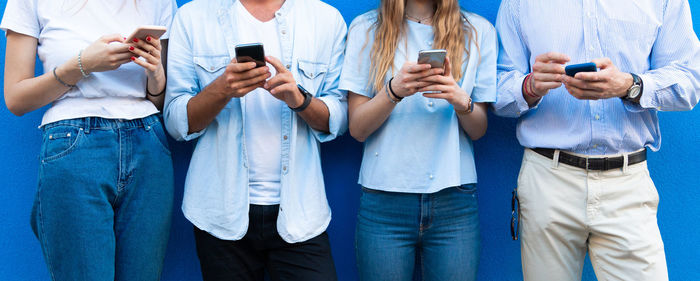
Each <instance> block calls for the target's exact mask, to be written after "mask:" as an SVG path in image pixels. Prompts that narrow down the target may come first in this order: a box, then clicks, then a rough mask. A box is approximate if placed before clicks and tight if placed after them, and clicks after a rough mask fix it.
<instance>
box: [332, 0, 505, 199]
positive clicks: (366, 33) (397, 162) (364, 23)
mask: <svg viewBox="0 0 700 281" xmlns="http://www.w3.org/2000/svg"><path fill="white" fill-rule="evenodd" d="M465 16H466V17H467V19H468V20H469V22H471V24H472V25H473V26H474V27H475V28H476V33H475V34H474V39H475V42H473V44H472V45H471V46H468V47H469V50H470V51H471V54H470V56H469V57H468V59H467V60H466V61H465V63H464V64H463V66H462V69H461V71H462V73H463V76H462V77H463V78H462V81H459V82H460V85H461V87H462V88H463V89H464V90H465V91H466V92H467V93H470V94H471V97H472V99H473V100H474V102H494V101H495V100H496V58H497V52H498V38H497V35H496V29H495V28H494V27H493V25H491V23H489V22H488V21H487V20H486V19H484V18H482V17H480V16H477V15H475V14H472V13H465ZM376 17H377V13H376V11H371V12H368V13H365V14H363V15H361V16H359V17H357V18H356V19H355V20H353V22H352V24H351V25H350V29H349V33H348V44H347V47H346V50H345V63H344V66H343V74H342V75H341V79H340V88H341V89H343V90H348V91H352V92H354V93H356V94H359V95H363V96H367V97H370V98H371V97H374V95H375V94H377V93H376V91H377V89H373V87H371V85H370V77H369V70H370V55H369V54H370V49H371V48H372V44H373V43H374V27H373V26H372V25H373V23H374V22H375V21H376ZM405 24H406V27H407V32H406V39H405V40H404V41H402V42H399V49H398V50H397V52H396V55H395V57H394V67H395V69H397V70H398V69H399V68H401V66H403V64H404V62H406V61H414V62H415V61H416V60H417V58H418V52H419V51H420V50H425V49H432V48H433V46H432V44H433V29H432V26H428V25H424V24H419V23H416V22H413V21H407V22H406V23H405ZM455 28H456V27H455ZM367 40H369V41H368V42H367ZM465 40H466V38H465ZM474 43H478V45H479V48H477V47H476V46H475V44H474ZM392 76H393V75H392V73H391V71H389V73H388V74H387V76H386V81H389V79H390V78H391V77H392ZM379 94H384V93H379ZM359 183H360V184H361V185H363V186H365V187H369V188H372V189H377V190H383V191H393V192H407V193H432V192H437V191H439V190H441V189H444V188H447V187H451V186H458V185H462V184H470V183H476V169H475V167H474V153H473V151H472V142H471V140H470V138H469V136H467V134H466V133H465V132H464V130H463V129H462V127H461V126H460V125H459V120H458V119H457V114H456V113H455V111H454V108H453V107H452V105H450V104H449V103H448V102H447V101H445V100H442V99H432V98H426V97H424V96H423V95H422V94H421V93H417V94H415V95H412V96H409V97H406V98H404V99H403V100H402V101H401V102H400V103H399V104H398V105H396V107H395V108H394V111H392V112H391V115H390V116H389V118H388V119H387V120H386V122H384V124H383V125H382V126H381V127H379V129H377V131H375V132H374V133H373V134H372V135H370V136H369V137H368V138H367V140H366V141H365V148H364V154H363V157H362V167H361V169H360V179H359Z"/></svg>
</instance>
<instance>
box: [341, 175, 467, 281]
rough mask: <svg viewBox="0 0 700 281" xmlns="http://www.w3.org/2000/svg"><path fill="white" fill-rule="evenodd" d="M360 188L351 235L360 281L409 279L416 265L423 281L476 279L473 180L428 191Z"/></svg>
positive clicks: (402, 280) (398, 280)
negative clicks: (355, 230)
mask: <svg viewBox="0 0 700 281" xmlns="http://www.w3.org/2000/svg"><path fill="white" fill-rule="evenodd" d="M362 191H363V192H362V198H361V199H360V211H359V214H358V222H357V232H356V237H355V239H356V241H355V243H356V252H357V266H358V269H359V274H360V280H363V281H379V280H381V281H410V280H413V273H414V271H415V268H414V267H415V266H416V265H419V266H420V272H422V276H421V277H422V278H420V279H421V280H425V281H439V280H440V281H444V280H451V281H452V280H455V281H460V280H475V279H476V270H477V267H478V264H479V249H480V238H479V215H478V211H477V198H476V185H473V184H471V185H463V186H459V187H451V188H446V189H443V190H441V191H438V192H436V193H432V194H415V193H396V192H384V191H377V190H372V189H368V188H362ZM416 258H417V259H418V260H417V261H418V262H416Z"/></svg>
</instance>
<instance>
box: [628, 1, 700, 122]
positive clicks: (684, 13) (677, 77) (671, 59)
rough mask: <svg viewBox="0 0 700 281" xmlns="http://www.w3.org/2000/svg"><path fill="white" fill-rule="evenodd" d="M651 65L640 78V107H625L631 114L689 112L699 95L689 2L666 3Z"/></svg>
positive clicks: (697, 45) (699, 45)
mask: <svg viewBox="0 0 700 281" xmlns="http://www.w3.org/2000/svg"><path fill="white" fill-rule="evenodd" d="M650 61H651V70H649V71H647V72H646V73H643V74H641V75H639V76H640V77H641V78H642V81H643V83H644V89H643V92H642V98H641V100H640V103H639V105H637V104H633V103H630V102H625V107H626V108H627V109H628V110H630V111H640V110H649V109H651V110H660V111H683V110H692V109H693V107H695V105H697V103H698V98H699V95H700V41H698V37H697V35H696V34H695V31H694V30H693V20H692V18H691V15H690V6H689V4H688V1H686V0H669V1H668V3H667V5H666V9H665V10H664V19H663V24H662V26H661V28H660V30H659V33H658V36H657V38H656V42H654V46H653V48H652V52H651V56H650Z"/></svg>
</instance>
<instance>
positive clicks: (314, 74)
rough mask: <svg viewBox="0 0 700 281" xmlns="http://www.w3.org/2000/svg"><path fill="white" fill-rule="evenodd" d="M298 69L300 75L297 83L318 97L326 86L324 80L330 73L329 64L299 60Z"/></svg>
mask: <svg viewBox="0 0 700 281" xmlns="http://www.w3.org/2000/svg"><path fill="white" fill-rule="evenodd" d="M297 69H298V70H299V75H297V77H298V81H297V83H299V84H301V86H302V87H304V89H306V90H307V91H309V92H310V93H311V94H313V95H314V96H318V93H320V92H321V91H322V89H323V86H324V83H323V82H324V79H325V77H326V73H327V72H328V64H324V63H320V62H313V61H308V60H298V61H297Z"/></svg>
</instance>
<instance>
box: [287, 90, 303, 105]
mask: <svg viewBox="0 0 700 281" xmlns="http://www.w3.org/2000/svg"><path fill="white" fill-rule="evenodd" d="M304 98H305V97H304V94H303V93H302V92H301V91H299V88H298V87H294V90H292V92H291V93H290V94H289V95H287V100H286V101H285V103H286V104H287V107H289V108H297V107H300V106H301V105H302V104H304Z"/></svg>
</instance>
